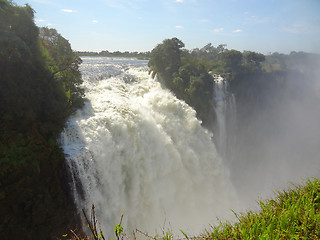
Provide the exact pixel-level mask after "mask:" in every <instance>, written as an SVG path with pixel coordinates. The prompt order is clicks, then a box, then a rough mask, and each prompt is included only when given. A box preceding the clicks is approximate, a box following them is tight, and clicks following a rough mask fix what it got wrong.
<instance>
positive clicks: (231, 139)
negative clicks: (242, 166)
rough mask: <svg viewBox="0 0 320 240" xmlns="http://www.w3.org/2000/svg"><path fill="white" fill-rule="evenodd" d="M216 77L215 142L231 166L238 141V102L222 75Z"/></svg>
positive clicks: (221, 154)
mask: <svg viewBox="0 0 320 240" xmlns="http://www.w3.org/2000/svg"><path fill="white" fill-rule="evenodd" d="M213 77H214V81H215V84H214V102H215V113H216V116H217V127H216V131H215V142H216V144H217V150H218V153H219V155H220V156H221V157H222V158H223V159H224V160H226V161H228V162H229V164H231V162H232V160H233V156H232V153H233V150H232V148H233V147H234V146H235V141H236V137H235V136H236V102H235V97H234V94H232V93H231V92H230V91H229V89H228V82H227V81H225V80H224V78H223V77H222V76H220V75H216V74H213Z"/></svg>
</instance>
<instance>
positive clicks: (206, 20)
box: [199, 19, 209, 23]
mask: <svg viewBox="0 0 320 240" xmlns="http://www.w3.org/2000/svg"><path fill="white" fill-rule="evenodd" d="M199 22H202V23H207V22H209V20H208V19H200V20H199Z"/></svg>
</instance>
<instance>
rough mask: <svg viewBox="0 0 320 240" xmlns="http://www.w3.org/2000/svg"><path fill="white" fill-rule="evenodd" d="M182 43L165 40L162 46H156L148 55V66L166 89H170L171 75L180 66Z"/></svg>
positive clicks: (176, 39) (177, 40)
mask: <svg viewBox="0 0 320 240" xmlns="http://www.w3.org/2000/svg"><path fill="white" fill-rule="evenodd" d="M183 47H184V43H183V42H182V41H181V40H179V39H178V38H172V39H166V40H164V41H163V42H162V44H159V45H157V46H156V47H155V48H154V49H153V50H152V51H151V53H150V60H149V63H148V66H149V67H150V71H151V72H152V76H153V77H154V76H155V75H156V74H159V77H160V78H161V79H162V80H163V81H164V83H165V84H166V85H167V87H169V88H171V87H172V79H171V78H172V76H173V73H175V72H177V71H178V69H179V67H180V64H181V59H180V57H181V53H182V51H181V48H183Z"/></svg>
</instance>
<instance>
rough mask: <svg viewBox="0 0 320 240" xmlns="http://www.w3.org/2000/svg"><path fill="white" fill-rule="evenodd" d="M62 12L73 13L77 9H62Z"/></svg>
mask: <svg viewBox="0 0 320 240" xmlns="http://www.w3.org/2000/svg"><path fill="white" fill-rule="evenodd" d="M61 11H62V12H66V13H73V12H76V11H75V10H72V9H61Z"/></svg>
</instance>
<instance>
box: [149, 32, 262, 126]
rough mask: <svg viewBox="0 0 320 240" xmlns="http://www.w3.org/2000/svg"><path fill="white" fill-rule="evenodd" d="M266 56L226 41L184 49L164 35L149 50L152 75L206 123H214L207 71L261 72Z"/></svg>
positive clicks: (225, 73) (230, 73) (229, 74)
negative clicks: (229, 45)
mask: <svg viewBox="0 0 320 240" xmlns="http://www.w3.org/2000/svg"><path fill="white" fill-rule="evenodd" d="M264 60H265V56H264V55H262V54H259V53H255V52H244V53H241V52H239V51H237V50H228V49H226V48H225V45H219V46H218V47H213V46H212V45H211V44H207V45H206V46H204V47H203V48H201V49H193V50H191V51H189V50H187V49H184V43H183V42H182V41H181V40H179V39H177V38H172V39H166V40H164V41H163V42H162V44H159V45H158V46H156V47H155V48H154V49H153V50H152V51H151V54H150V61H149V67H150V71H151V72H152V76H153V77H155V75H156V74H157V77H158V79H159V80H160V82H161V83H163V84H164V85H165V86H166V87H168V88H169V89H171V90H172V91H173V92H174V93H175V94H176V96H177V97H178V98H180V99H183V100H184V101H186V102H187V103H188V104H189V105H190V106H192V107H193V108H194V109H195V110H196V112H197V116H198V118H199V119H201V120H202V123H203V125H204V126H205V127H207V128H209V129H212V128H213V125H214V123H215V111H214V105H215V102H214V78H213V76H212V74H209V72H213V73H216V74H220V75H223V76H225V77H226V78H228V79H231V78H232V76H235V75H238V74H243V73H245V74H248V73H253V72H261V71H262V68H261V62H262V61H264Z"/></svg>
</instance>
